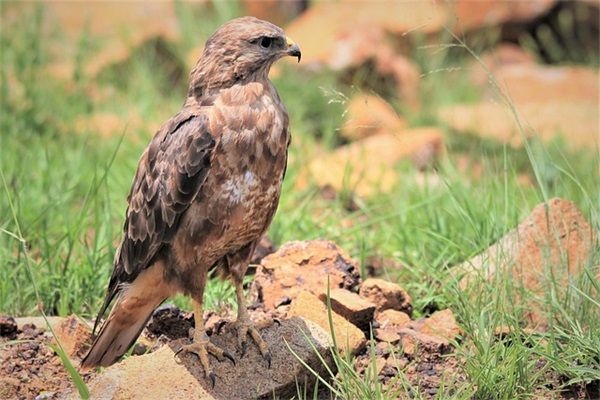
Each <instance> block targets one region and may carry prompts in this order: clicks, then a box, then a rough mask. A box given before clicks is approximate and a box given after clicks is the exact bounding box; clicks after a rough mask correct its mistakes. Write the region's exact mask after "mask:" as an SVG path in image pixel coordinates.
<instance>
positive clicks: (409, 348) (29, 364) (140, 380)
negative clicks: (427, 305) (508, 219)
mask: <svg viewBox="0 0 600 400" xmlns="http://www.w3.org/2000/svg"><path fill="white" fill-rule="evenodd" d="M542 216H548V218H546V217H543V218H542ZM543 232H556V233H557V234H556V235H554V234H552V235H550V236H544V234H543ZM589 235H594V233H593V231H592V230H591V228H590V226H589V225H588V224H587V222H586V221H585V220H584V219H583V218H582V216H581V214H580V212H579V211H578V210H577V208H576V207H575V206H574V205H573V204H572V203H570V202H568V201H565V200H561V199H552V200H551V201H550V202H549V203H548V204H547V207H546V205H540V206H538V207H536V208H535V209H534V210H533V212H532V214H531V215H530V216H529V217H528V218H527V219H525V220H524V221H522V223H521V224H520V225H519V226H518V227H517V228H515V229H514V230H513V231H511V232H509V233H507V235H506V236H505V237H504V238H502V239H500V240H499V241H498V243H497V244H496V245H494V246H492V247H490V249H488V250H486V252H487V253H493V252H494V251H496V250H495V249H496V248H498V247H500V248H502V249H503V250H504V251H505V252H506V253H505V256H506V255H508V259H510V257H513V261H519V263H521V264H526V263H529V266H530V267H531V269H527V271H528V274H531V273H532V270H533V269H535V268H536V265H541V264H543V263H542V262H541V259H540V257H556V256H557V255H558V254H559V252H560V251H562V250H561V249H563V250H566V251H568V252H569V254H572V255H575V254H579V256H585V255H586V252H588V251H589V248H587V247H586V246H585V243H586V240H585V238H589ZM548 246H549V248H550V252H549V253H548V252H544V254H542V253H541V252H540V251H537V250H536V249H541V248H544V249H547V248H548ZM486 252H484V253H482V254H481V255H479V256H476V257H475V258H473V259H472V260H470V261H469V262H468V263H465V265H467V266H468V268H467V267H465V268H463V270H464V271H466V272H465V273H466V275H465V277H464V278H463V279H464V282H465V283H464V284H468V277H469V276H471V274H472V273H476V272H477V268H480V267H481V258H482V257H485V256H486ZM536 257H537V258H536ZM506 264H507V263H506V262H505V263H504V264H503V263H499V264H497V265H494V266H493V267H492V268H490V269H488V271H491V272H490V273H492V274H493V273H498V272H499V271H500V270H502V269H505V268H508V267H507V265H506ZM575 267H576V266H575V264H573V268H575ZM529 277H530V275H523V276H515V279H520V280H521V281H522V282H523V284H524V285H527V286H528V287H529V288H530V289H532V290H536V286H535V285H536V282H537V281H535V280H531V279H529ZM328 285H329V286H328ZM328 288H329V289H328ZM250 297H251V301H252V306H251V307H250V312H251V316H252V318H253V320H255V321H261V320H263V321H265V320H266V321H271V320H274V321H275V322H273V323H269V324H266V325H267V327H266V328H264V329H263V333H262V334H263V337H264V338H265V340H266V341H267V343H268V344H269V346H270V348H271V350H272V353H273V363H272V367H271V368H270V369H268V368H267V367H266V363H265V360H264V359H263V358H262V357H261V356H260V353H259V352H258V349H256V348H251V349H249V351H248V354H246V355H245V356H244V357H243V358H239V353H236V351H235V350H234V345H233V343H235V337H234V334H235V332H231V331H230V330H229V329H228V323H227V322H229V321H232V320H233V319H234V318H235V315H234V314H233V312H232V310H228V309H225V310H223V312H222V313H221V314H215V313H210V312H209V313H206V314H205V315H204V319H205V323H206V327H207V331H208V332H209V334H210V335H211V340H212V341H213V342H214V343H215V344H217V345H221V346H223V347H225V348H230V351H231V352H232V353H233V354H236V359H237V364H236V365H235V366H233V365H232V364H231V363H230V362H229V361H218V360H213V366H214V369H215V374H216V375H217V382H216V385H215V387H214V388H213V387H212V386H211V385H210V382H209V381H208V380H207V379H206V378H205V377H204V374H203V372H202V370H201V368H200V366H199V364H198V362H197V360H196V359H194V358H193V357H185V358H182V359H178V358H175V357H174V351H176V350H177V349H178V348H179V347H180V346H181V345H182V344H184V343H187V342H188V341H189V330H190V328H192V326H193V319H194V316H193V315H192V314H191V313H189V312H186V311H182V310H179V309H177V308H175V307H173V306H169V305H164V306H162V307H160V308H159V309H158V310H157V311H156V312H155V313H154V315H153V317H152V319H151V320H150V321H149V323H148V325H147V327H146V329H145V330H144V333H143V335H142V338H141V339H140V340H139V342H138V344H137V345H136V346H135V347H134V350H133V355H132V356H130V357H128V358H126V359H125V360H124V361H122V362H120V363H118V364H116V365H114V366H111V367H109V368H106V369H104V370H103V371H102V372H101V373H97V372H95V371H94V372H85V373H83V378H84V380H85V381H86V382H87V384H88V387H89V388H90V390H91V392H92V395H93V396H96V397H97V398H107V397H106V396H108V397H109V398H115V399H125V398H130V396H136V397H138V398H139V396H142V397H143V398H156V399H159V398H167V397H170V398H176V397H181V396H186V393H187V394H188V395H189V393H192V392H193V393H195V394H199V395H201V398H204V399H229V398H238V399H245V398H247V399H251V398H272V397H273V395H275V396H277V397H279V398H291V397H293V396H295V395H296V394H297V393H298V392H297V390H307V393H312V390H313V389H312V387H314V383H315V380H316V379H315V376H314V374H313V373H310V372H309V371H308V370H307V369H306V366H309V367H310V368H311V369H312V370H313V371H315V372H316V373H318V374H319V375H320V376H321V377H323V378H324V379H326V380H328V381H330V380H331V379H332V375H334V374H335V371H336V365H335V363H334V360H333V358H332V355H331V353H332V352H331V351H330V349H331V348H332V346H334V340H333V337H332V336H335V343H336V344H337V349H335V350H334V351H337V352H339V353H340V354H342V356H343V355H351V356H354V357H356V361H355V363H354V365H353V368H354V370H355V371H356V372H357V373H358V374H359V375H360V376H363V377H365V376H370V377H372V376H374V375H375V376H377V380H378V382H380V383H381V384H382V387H383V388H384V390H386V391H389V392H391V393H393V392H395V391H397V393H398V395H399V396H400V397H407V396H408V397H411V393H410V390H408V391H407V390H406V388H405V386H406V385H405V383H406V382H410V385H411V387H413V388H417V390H419V393H420V394H421V395H424V396H425V397H427V398H433V397H435V395H436V393H437V391H438V390H439V388H440V387H441V385H448V383H449V382H455V383H459V382H463V381H465V380H467V379H468V378H467V376H466V375H465V373H464V370H463V366H464V360H463V359H462V358H461V357H453V356H451V355H455V350H456V349H455V347H454V346H455V345H456V344H458V343H460V341H461V331H460V329H459V327H458V326H457V324H456V321H455V318H454V314H453V312H452V310H450V309H445V310H439V311H437V312H434V313H432V314H431V315H430V316H429V317H427V318H413V317H412V300H411V298H410V296H409V295H408V294H407V293H406V292H405V291H404V290H403V289H402V288H401V287H400V286H398V285H397V284H395V283H390V282H388V281H385V280H382V279H379V278H368V279H366V280H361V279H360V277H359V273H358V265H357V263H356V262H355V261H354V260H352V259H351V258H350V257H349V256H348V255H347V254H346V253H345V252H344V251H343V250H342V249H341V248H340V247H339V246H337V245H336V244H335V243H333V242H331V241H328V240H325V239H319V240H313V241H304V242H290V243H287V244H285V245H283V246H282V247H281V248H280V249H278V250H277V251H276V252H274V253H272V254H270V255H267V256H266V257H264V258H263V259H262V260H261V262H260V265H259V267H258V268H257V270H256V272H255V277H254V281H253V283H252V286H251V287H250ZM328 298H329V303H330V305H331V310H332V311H331V321H332V324H333V334H334V335H332V334H331V332H332V330H331V329H330V315H329V313H328V312H327V306H326V303H327V301H328ZM528 308H529V309H531V310H532V312H531V315H530V318H531V320H532V321H535V324H536V326H538V327H543V320H542V318H543V317H542V316H541V315H536V314H535V312H534V310H535V308H536V305H535V304H531V305H528ZM50 322H51V325H52V326H53V327H54V330H55V332H56V333H57V335H58V337H59V338H60V340H61V344H62V346H63V348H64V349H65V352H66V353H67V354H68V355H69V357H70V358H71V359H72V360H73V362H74V364H75V365H77V363H78V362H79V361H80V360H81V358H82V357H83V355H84V354H85V351H86V349H87V346H86V345H85V343H89V341H90V339H91V338H90V334H91V332H90V328H89V325H88V323H86V322H85V321H81V320H79V319H78V318H77V317H75V316H72V317H71V318H68V319H62V318H52V319H51V321H50ZM45 326H46V324H45V322H44V320H43V319H41V318H40V317H35V318H16V319H13V318H11V317H8V316H2V318H1V319H0V335H1V338H0V340H1V341H2V342H7V341H13V342H12V343H11V344H10V345H8V346H2V347H0V360H1V361H2V364H1V368H0V394H1V395H2V398H20V399H21V398H22V399H29V398H36V399H47V398H65V397H69V398H77V395H76V393H75V392H74V388H73V383H72V381H71V379H70V377H69V375H68V374H67V371H66V369H65V366H64V364H63V362H62V361H61V359H60V358H59V357H58V356H57V355H56V354H55V352H54V351H53V350H52V348H50V347H49V346H48V345H46V343H51V342H53V339H52V335H51V334H50V333H49V332H48V331H47V330H45V329H44V327H45ZM371 328H372V335H373V341H372V342H371V341H370V340H369V338H370V337H371ZM506 329H510V328H509V327H507V328H506ZM505 333H506V332H503V331H499V332H498V333H497V334H498V336H499V337H500V336H501V335H503V334H505ZM333 348H335V347H333ZM373 351H374V355H375V356H374V357H373ZM300 360H302V361H300ZM540 363H543V362H542V361H541V360H540ZM542 365H543V364H540V368H541V367H542ZM328 371H331V373H329V372H328ZM373 371H375V373H374V372H373ZM399 371H401V373H400V372H399ZM156 376H160V377H161V380H160V381H156V379H155V378H156ZM400 377H401V378H402V379H399V378H400ZM549 381H550V382H552V381H554V382H556V385H559V384H560V383H561V377H560V376H556V377H551V379H550V380H549ZM148 382H154V383H153V384H149V383H148ZM156 382H158V383H156ZM164 382H177V385H165V384H164ZM297 385H299V386H297ZM298 387H301V388H304V389H298ZM320 387H321V389H323V384H321V385H320ZM549 389H551V388H549ZM598 390H599V388H598V383H597V382H596V383H595V384H592V385H590V386H588V387H585V386H583V385H577V384H575V385H573V386H571V387H570V388H569V390H568V391H566V392H563V395H562V396H561V397H560V398H564V399H585V398H595V397H597V396H598V395H599V394H600V393H599V392H598ZM107 394H110V395H107ZM413 395H414V393H413ZM329 397H330V395H329V394H328V393H325V392H323V398H329Z"/></svg>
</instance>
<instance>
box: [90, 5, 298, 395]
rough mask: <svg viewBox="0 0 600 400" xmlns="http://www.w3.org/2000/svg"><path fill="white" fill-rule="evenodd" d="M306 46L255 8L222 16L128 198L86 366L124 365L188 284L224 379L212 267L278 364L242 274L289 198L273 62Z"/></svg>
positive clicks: (241, 337)
mask: <svg viewBox="0 0 600 400" xmlns="http://www.w3.org/2000/svg"><path fill="white" fill-rule="evenodd" d="M300 55H301V54H300V49H299V47H298V46H297V45H296V44H295V43H294V42H293V41H292V40H291V39H289V38H287V37H286V36H285V34H284V32H283V31H282V30H281V29H280V28H278V27H277V26H275V25H273V24H271V23H269V22H265V21H261V20H259V19H256V18H253V17H244V18H238V19H234V20H232V21H230V22H227V23H225V24H224V25H222V26H221V27H220V28H219V29H217V31H215V33H214V34H213V35H212V36H211V37H210V38H209V39H208V41H207V42H206V47H205V49H204V52H203V53H202V55H201V57H200V59H199V60H198V62H197V64H196V66H195V67H194V69H193V70H192V72H191V74H190V85H189V91H188V97H187V99H186V101H185V103H184V105H183V108H182V109H181V110H180V111H179V113H177V115H175V116H174V117H173V118H171V119H170V120H169V121H167V122H166V123H165V124H164V125H163V126H162V127H161V128H160V129H159V130H158V132H157V133H156V134H155V135H154V138H153V139H152V141H151V142H150V144H149V145H148V147H147V148H146V150H145V151H144V153H143V154H142V157H141V159H140V162H139V165H138V169H137V172H136V174H135V178H134V180H133V184H132V186H131V192H130V194H129V197H128V203H129V206H128V208H127V213H126V219H125V226H124V228H123V238H122V240H121V244H120V246H119V248H118V250H117V252H116V255H115V260H114V268H113V272H112V276H111V278H110V283H109V285H108V293H107V296H106V300H105V301H104V304H103V305H102V308H101V309H100V313H99V314H98V317H97V319H96V324H95V326H94V331H95V330H96V327H97V325H98V322H99V321H100V318H101V317H102V315H103V314H104V312H105V311H106V309H107V308H108V306H109V304H110V303H111V301H112V300H113V299H114V298H115V297H116V301H115V304H114V306H113V308H112V310H111V311H110V314H109V316H108V318H107V319H106V321H105V322H104V324H103V325H102V328H101V329H100V332H99V334H98V336H97V338H96V339H95V341H94V343H93V344H92V347H91V349H90V351H89V353H88V354H87V356H86V357H85V359H84V360H83V361H82V366H83V367H94V366H108V365H111V364H113V363H115V362H116V361H117V360H118V359H119V358H120V357H121V356H122V355H123V354H124V353H125V352H126V351H127V350H128V349H129V348H130V347H131V346H132V344H133V343H134V342H135V340H136V339H137V337H138V336H139V334H140V332H141V331H142V329H143V328H144V326H145V325H146V323H147V321H148V319H149V318H150V316H151V314H152V312H153V311H154V309H155V308H156V307H158V306H159V305H160V304H161V303H162V302H163V301H164V300H165V299H166V298H167V297H170V296H172V295H174V294H176V293H184V294H185V295H188V296H191V297H192V300H193V306H194V316H195V317H194V319H195V331H194V338H193V342H192V344H190V345H187V346H184V347H183V348H182V349H181V350H180V351H183V352H190V353H194V354H196V355H198V357H199V359H200V361H201V363H202V366H203V368H204V371H205V373H206V375H207V377H209V378H210V379H211V381H212V383H213V385H214V380H215V377H214V373H213V371H212V369H211V367H210V363H209V359H208V354H209V353H210V354H213V355H214V356H216V357H218V358H221V357H226V358H229V359H230V360H231V361H234V360H233V357H232V356H231V354H229V353H228V352H227V351H224V350H222V349H220V348H218V347H217V346H215V345H213V344H211V343H210V341H209V338H208V336H207V334H206V332H205V330H204V324H203V321H202V297H203V294H204V287H205V285H206V280H207V277H208V273H209V271H210V270H211V269H213V268H217V272H218V274H219V275H220V276H221V278H226V277H228V276H231V279H232V280H233V282H234V284H235V292H236V295H237V303H238V316H237V321H236V323H235V325H236V326H237V327H238V346H239V347H240V348H241V353H242V356H243V353H244V351H245V350H246V335H247V334H249V335H250V336H251V338H252V339H253V340H254V342H256V344H257V345H258V348H259V349H260V351H261V353H262V355H263V356H264V357H265V359H266V360H267V362H268V364H269V365H270V362H271V361H270V360H271V355H270V353H269V349H268V347H267V345H266V343H265V342H264V340H263V339H262V338H261V336H260V333H259V332H258V330H257V328H256V327H255V326H254V325H253V323H252V321H251V320H250V318H249V315H248V311H247V308H246V305H245V299H244V290H243V285H242V278H243V277H244V274H245V273H246V269H247V268H248V262H249V259H250V257H251V255H252V253H253V251H254V248H255V247H256V244H257V242H258V241H259V240H260V238H261V236H262V235H263V234H264V233H265V231H266V230H267V228H268V226H269V224H270V223H271V220H272V219H273V216H274V214H275V211H276V209H277V205H278V202H279V195H280V193H281V184H282V181H283V177H284V175H285V169H286V162H287V150H288V146H289V144H290V126H289V118H288V114H287V111H286V109H285V106H284V105H283V103H282V102H281V99H280V98H279V95H278V94H277V91H276V90H275V87H274V86H273V84H272V83H271V82H270V81H269V79H268V73H269V69H270V68H271V66H272V65H273V63H275V61H277V60H278V59H280V58H281V57H284V56H293V57H297V58H298V61H300Z"/></svg>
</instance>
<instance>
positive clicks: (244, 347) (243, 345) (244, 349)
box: [240, 340, 247, 358]
mask: <svg viewBox="0 0 600 400" xmlns="http://www.w3.org/2000/svg"><path fill="white" fill-rule="evenodd" d="M246 347H247V345H246V341H245V340H244V341H243V342H242V354H241V355H240V358H242V357H244V354H246Z"/></svg>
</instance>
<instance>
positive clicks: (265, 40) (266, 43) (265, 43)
mask: <svg viewBox="0 0 600 400" xmlns="http://www.w3.org/2000/svg"><path fill="white" fill-rule="evenodd" d="M259 44H260V46H261V47H263V48H265V49H268V48H269V47H271V45H272V44H273V39H271V38H270V37H266V36H265V37H262V38H260V40H259Z"/></svg>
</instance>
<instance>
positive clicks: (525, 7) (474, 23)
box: [440, 0, 558, 34]
mask: <svg viewBox="0 0 600 400" xmlns="http://www.w3.org/2000/svg"><path fill="white" fill-rule="evenodd" d="M557 1H558V0H530V1H498V0H495V1H472V0H453V1H452V2H451V3H447V4H449V5H450V7H451V8H450V9H449V10H448V13H449V14H450V16H451V18H452V21H453V22H454V24H453V30H454V31H455V32H457V33H462V34H464V33H465V32H468V31H474V30H480V29H482V28H491V27H499V26H502V25H504V24H507V23H511V24H515V23H525V22H531V21H533V20H534V19H536V18H538V17H540V16H542V15H545V14H547V13H548V11H549V10H550V9H551V8H552V7H553V6H554V4H556V2H557ZM440 3H441V1H440Z"/></svg>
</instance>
